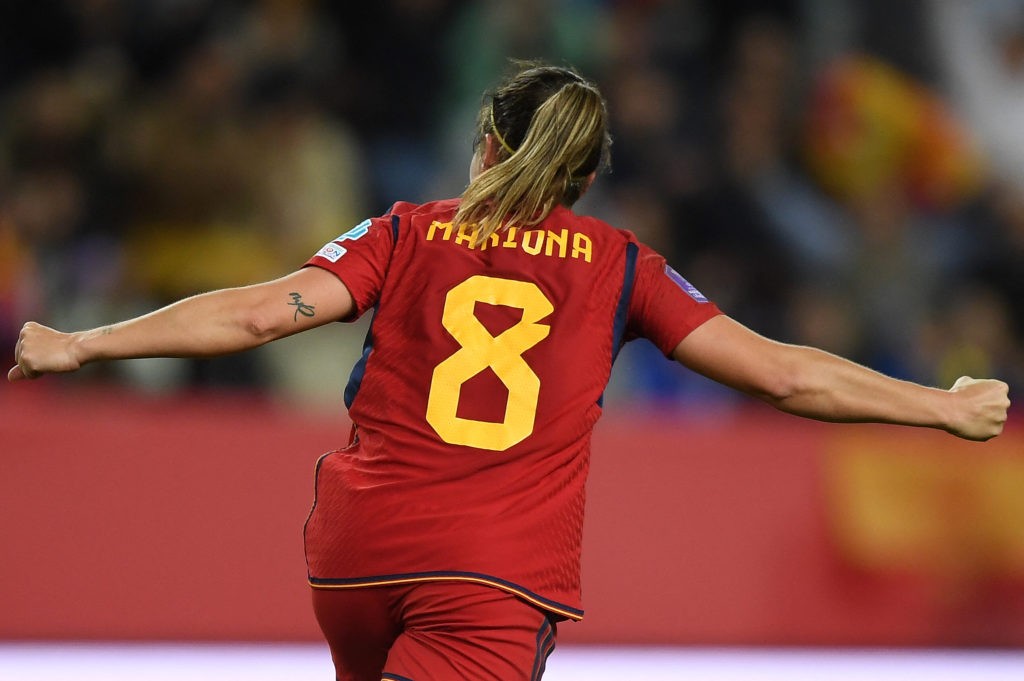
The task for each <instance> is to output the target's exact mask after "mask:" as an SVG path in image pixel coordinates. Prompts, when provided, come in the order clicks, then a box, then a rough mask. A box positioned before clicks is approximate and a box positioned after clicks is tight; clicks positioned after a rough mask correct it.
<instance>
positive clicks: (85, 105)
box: [0, 0, 1024, 407]
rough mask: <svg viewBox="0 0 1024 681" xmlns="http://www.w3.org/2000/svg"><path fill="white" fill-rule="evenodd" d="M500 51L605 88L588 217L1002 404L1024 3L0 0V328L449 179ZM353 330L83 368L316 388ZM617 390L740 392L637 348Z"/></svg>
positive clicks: (1023, 289) (177, 291)
mask: <svg viewBox="0 0 1024 681" xmlns="http://www.w3.org/2000/svg"><path fill="white" fill-rule="evenodd" d="M509 58H523V59H527V58H542V59H546V60H549V61H553V62H555V63H559V64H568V65H573V66H575V67H577V68H578V69H579V70H580V71H581V72H582V73H584V74H585V75H586V76H588V77H590V78H592V79H594V80H596V81H597V82H598V83H599V85H600V86H601V87H602V88H603V91H604V92H605V94H606V96H607V98H608V100H609V104H610V110H611V115H612V133H613V138H614V144H613V150H612V171H611V172H610V173H609V174H608V175H606V176H603V177H601V178H599V180H598V182H597V183H596V184H595V186H594V189H593V190H592V191H591V192H590V193H589V194H588V195H587V196H586V197H585V198H584V200H583V201H582V202H581V204H580V210H581V211H584V212H589V213H591V214H594V215H597V216H598V217H601V218H603V219H606V220H608V221H609V222H611V223H613V224H615V225H616V226H618V227H622V228H625V229H630V230H632V231H634V232H636V233H637V234H638V235H639V236H640V237H641V238H642V239H643V240H644V241H646V242H647V243H649V244H650V245H652V246H653V247H655V248H657V249H658V250H660V251H661V252H662V253H664V254H665V255H666V256H667V257H668V259H669V261H670V263H671V264H672V265H673V266H674V267H675V268H676V269H677V270H679V271H680V272H682V273H683V275H684V276H686V277H687V279H689V280H690V281H691V282H692V283H694V284H695V285H696V286H697V287H698V288H699V289H701V290H702V291H703V292H704V293H705V294H706V295H707V296H708V297H709V298H712V299H713V300H715V301H716V302H717V303H718V304H719V306H720V307H722V308H723V309H724V310H725V311H727V312H728V313H729V314H731V315H732V316H733V317H735V318H737V319H738V320H740V321H741V322H743V323H745V324H747V325H748V326H750V327H752V328H753V329H755V330H757V331H759V332H761V333H764V334H766V335H769V336H772V337H775V338H778V339H780V340H785V341H790V342H796V343H806V344H812V345H815V346H818V347H822V348H824V349H826V350H830V351H833V352H836V353H839V354H841V355H843V356H846V357H850V358H852V359H855V360H857V361H860V362H862V363H865V364H867V365H869V366H872V367H874V368H877V369H879V370H881V371H884V372H886V373H888V374H890V375H895V376H899V377H904V378H909V379H914V380H917V381H922V382H925V383H929V384H934V385H943V386H945V385H949V384H951V383H952V382H953V381H954V380H955V379H956V378H957V377H958V376H960V375H962V374H970V375H974V376H996V377H1001V378H1003V379H1005V380H1007V381H1009V382H1010V383H1011V388H1012V390H1013V391H1014V392H1015V393H1016V394H1017V395H1019V394H1021V390H1022V388H1021V386H1022V385H1024V0H976V1H975V2H971V3H965V2H955V1H952V0H949V1H947V0H923V1H922V0H763V1H757V0H717V1H716V0H675V1H672V0H517V1H515V2H512V1H509V0H476V1H470V0H378V1H377V2H375V3H359V4H353V3H341V2H326V1H324V2H315V1H314V0H255V1H251V2H243V1H241V0H77V1H72V0H35V1H34V2H32V3H2V4H0V345H2V346H4V347H7V348H13V345H14V342H15V339H16V337H17V333H18V329H19V328H20V326H21V324H22V323H23V322H24V321H25V320H28V319H35V320H39V321H41V322H44V323H47V324H50V325H53V326H56V327H58V328H65V329H67V328H84V327H89V326H95V325H99V324H103V323H108V322H110V321H114V320H117V319H120V318H124V317H125V316H127V315H134V314H138V313H141V312H144V311H147V310H150V309H153V308H154V307H156V306H158V305H161V304H164V303H167V302H170V301H172V300H175V299H177V298H180V297H182V296H185V295H190V294H193V293H197V292H200V291H204V290H209V289H212V288H217V287H222V286H232V285H240V284H245V283H252V282H256V281H260V280H264V279H269V278H273V277H276V276H280V275H282V274H285V273H287V272H290V271H292V270H294V269H295V268H297V267H298V266H300V265H301V264H302V263H303V262H304V261H305V260H306V259H307V258H308V257H309V256H310V255H312V254H313V253H314V252H315V251H316V250H317V249H318V248H319V247H320V246H321V245H322V244H323V243H324V242H326V241H328V240H330V239H331V238H333V237H335V236H337V235H338V234H340V233H342V232H344V231H347V230H348V229H349V228H350V227H351V226H352V225H354V224H356V223H357V222H359V221H360V220H362V219H363V218H365V217H368V216H370V215H378V214H381V213H382V212H384V211H385V210H386V209H387V208H388V206H389V205H390V204H391V203H392V202H394V201H395V200H399V199H401V200H408V201H420V200H427V199H430V198H441V197H448V196H455V195H458V194H459V193H460V192H461V190H462V188H463V187H464V186H465V183H466V181H467V171H468V164H469V157H470V153H471V140H472V134H473V129H472V128H473V123H474V119H475V115H476V111H477V108H478V106H479V104H480V101H481V99H480V96H481V93H482V91H483V90H485V89H486V88H488V87H490V86H493V85H494V84H495V83H496V82H497V80H498V79H499V78H500V76H501V75H502V74H503V73H504V72H505V71H506V70H507V68H508V59H509ZM319 333H320V331H317V332H314V334H319ZM361 342H362V334H361V333H360V332H357V331H355V330H347V332H346V331H342V330H339V329H337V328H334V329H333V330H332V331H331V333H330V335H329V336H327V335H320V336H316V337H315V338H314V339H312V340H309V341H299V340H295V341H292V340H288V341H284V342H282V344H281V346H280V347H279V348H277V349H271V348H270V347H269V346H268V348H261V349H259V350H257V351H254V352H250V353H244V354H242V355H239V356H236V357H231V358H222V359H217V360H204V361H191V362H184V361H176V362H171V363H160V362H129V363H123V364H122V365H111V366H106V367H93V368H90V369H91V370H90V371H88V372H85V374H84V376H83V377H81V378H79V379H76V380H85V381H115V382H124V383H128V384H132V385H135V386H138V387H144V388H148V389H154V390H176V389H181V388H190V387H197V386H217V387H240V388H244V389H253V388H255V389H259V390H266V391H268V392H271V393H273V392H275V391H278V392H281V393H286V394H288V395H291V396H294V397H296V398H303V397H305V398H311V399H313V398H315V399H320V398H321V397H323V396H324V395H325V391H326V394H334V395H337V394H340V391H341V389H342V387H343V384H344V380H345V376H346V375H347V371H348V369H349V368H350V367H351V363H352V361H353V360H354V358H355V357H356V356H358V352H359V346H360V344H361ZM273 345H277V344H273ZM610 392H611V395H612V396H613V397H614V398H619V397H624V398H627V399H630V400H637V399H643V400H648V401H652V402H658V403H663V404H665V405H669V406H671V405H675V404H678V403H685V404H687V405H697V406H699V405H713V406H716V407H718V406H724V405H729V404H732V403H735V401H736V400H737V399H738V398H737V397H736V396H734V395H732V394H731V393H729V392H728V391H725V390H723V389H720V388H719V387H717V386H714V385H712V384H710V383H708V382H706V381H704V380H703V379H700V378H698V377H694V376H692V375H690V374H688V373H687V372H685V371H684V370H682V369H681V368H678V367H675V366H673V365H670V364H669V363H667V362H664V361H663V360H662V359H661V358H660V356H658V353H657V351H656V350H655V349H654V348H653V346H650V345H649V344H642V343H634V344H631V347H630V348H629V349H628V351H626V352H624V353H623V354H622V355H621V356H620V360H619V365H618V366H617V368H616V373H615V377H614V380H613V385H612V386H611V388H610ZM338 401H340V400H338Z"/></svg>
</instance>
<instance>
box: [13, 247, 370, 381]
mask: <svg viewBox="0 0 1024 681" xmlns="http://www.w3.org/2000/svg"><path fill="white" fill-rule="evenodd" d="M353 308H354V304H353V300H352V296H351V294H350V293H349V291H348V289H347V288H346V287H345V285H344V284H343V283H342V282H341V280H340V279H338V278H337V277H336V276H335V275H333V274H331V273H329V272H326V271H324V270H322V269H319V268H316V267H307V268H304V269H301V270H299V271H297V272H294V273H292V274H289V275H287V276H285V277H281V278H280V279H276V280H274V281H269V282H265V283H262V284H255V285H252V286H244V287H239V288H229V289H222V290H219V291H212V292H210V293H203V294H200V295H197V296H193V297H191V298H185V299H184V300H180V301H178V302H176V303H173V304H171V305H168V306H166V307H163V308H161V309H159V310H156V311H154V312H150V313H149V314H146V315H143V316H141V317H136V318H134V319H129V320H127V321H123V322H120V323H117V324H112V325H110V326H103V327H98V328H95V329H90V330H88V331H77V332H72V333H63V332H61V331H57V330H55V329H51V328H49V327H46V326H43V325H41V324H37V323H35V322H28V323H27V324H25V326H24V327H22V330H21V334H20V336H19V338H18V342H17V345H16V346H15V351H14V357H15V362H16V365H15V366H14V367H12V368H11V370H10V371H9V372H8V374H7V378H8V380H11V381H17V380H21V379H25V378H36V377H38V376H40V375H42V374H47V373H59V372H68V371H75V370H77V369H79V368H80V367H82V366H84V365H85V364H88V363H90V362H96V361H100V360H111V359H130V358H139V357H214V356H217V355H225V354H230V353H234V352H240V351H242V350H248V349H251V348H254V347H257V346H259V345H263V344H264V343H267V342H270V341H272V340H275V339H278V338H283V337H284V336H289V335H292V334H295V333H298V332H300V331H305V330H306V329H311V328H313V327H316V326H320V325H322V324H325V323H327V322H330V321H336V320H338V319H343V318H345V317H348V316H349V315H350V314H351V313H352V311H353Z"/></svg>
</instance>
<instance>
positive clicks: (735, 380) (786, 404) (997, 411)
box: [673, 315, 1010, 440]
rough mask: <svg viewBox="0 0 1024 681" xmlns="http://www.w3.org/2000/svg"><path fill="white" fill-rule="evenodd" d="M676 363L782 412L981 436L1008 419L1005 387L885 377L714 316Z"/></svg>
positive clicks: (678, 351)
mask: <svg viewBox="0 0 1024 681" xmlns="http://www.w3.org/2000/svg"><path fill="white" fill-rule="evenodd" d="M673 356H674V357H675V358H676V359H677V360H678V361H679V362H681V363H682V364H684V365H686V366H688V367H690V368H691V369H693V370H694V371H698V372H700V373H702V374H704V375H705V376H708V377H709V378H712V379H714V380H716V381H718V382H720V383H724V384H725V385H728V386H730V387H733V388H736V389H737V390H741V391H743V392H745V393H747V394H748V395H754V396H756V397H759V398H761V399H763V400H765V401H766V402H768V403H769V404H772V405H773V406H775V407H777V408H778V409H781V410H782V411H786V412H789V413H791V414H797V415H799V416H805V417H808V418H813V419H818V420H820V421H848V422H854V421H858V422H867V421H873V422H878V423H897V424H902V425H907V426H925V427H930V428H941V429H943V430H946V431H949V432H950V433H953V434H955V435H957V436H959V437H963V438H966V439H969V440H987V439H989V438H991V437H995V436H996V435H998V434H999V433H1000V432H1002V429H1003V424H1004V423H1005V422H1006V413H1007V409H1008V408H1009V406H1010V402H1009V399H1007V392H1008V390H1009V388H1008V386H1007V385H1006V384H1005V383H1003V382H1002V381H996V380H991V379H981V380H979V379H972V378H968V377H963V378H961V379H960V380H958V381H957V382H956V384H955V385H954V386H953V387H952V388H951V389H950V390H940V389H937V388H928V387H925V386H923V385H918V384H916V383H910V382H908V381H900V380H897V379H894V378H889V377H888V376H884V375H882V374H880V373H878V372H877V371H873V370H871V369H869V368H867V367H863V366H861V365H859V364H856V363H854V362H851V361H849V360H846V359H843V358H841V357H837V356H836V355H832V354H829V353H827V352H824V351H822V350H817V349H815V348H810V347H803V346H798V345H788V344H786V343H779V342H776V341H773V340H770V339H768V338H765V337H763V336H760V335H758V334H756V333H754V332H752V331H750V330H749V329H747V328H746V327H744V326H743V325H742V324H739V323H737V322H736V321H734V320H732V319H729V318H728V317H726V316H724V315H720V316H718V317H715V318H713V319H710V320H708V321H707V322H705V323H704V324H702V325H701V326H700V327H698V328H697V329H695V330H694V331H693V332H691V333H690V335H689V336H687V337H686V338H684V339H683V340H682V341H681V342H680V343H679V345H678V346H677V347H676V348H675V350H674V351H673Z"/></svg>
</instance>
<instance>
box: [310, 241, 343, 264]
mask: <svg viewBox="0 0 1024 681" xmlns="http://www.w3.org/2000/svg"><path fill="white" fill-rule="evenodd" d="M346 253H348V249H347V248H345V247H344V246H339V245H338V244H336V243H334V242H333V241H332V242H331V243H329V244H324V247H323V248H321V249H320V250H319V251H317V252H316V254H317V255H318V256H319V257H321V258H323V259H324V260H330V261H331V262H338V259H339V258H340V257H341V256H343V255H345V254H346Z"/></svg>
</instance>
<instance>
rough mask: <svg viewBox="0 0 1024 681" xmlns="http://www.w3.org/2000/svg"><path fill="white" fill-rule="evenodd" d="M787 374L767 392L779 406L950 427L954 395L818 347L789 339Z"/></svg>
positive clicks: (832, 416)
mask: <svg viewBox="0 0 1024 681" xmlns="http://www.w3.org/2000/svg"><path fill="white" fill-rule="evenodd" d="M779 359H780V371H781V372H782V373H783V374H784V376H785V377H784V378H783V379H781V380H780V381H779V383H778V385H779V389H778V390H776V391H774V392H767V393H765V394H763V395H762V397H763V398H764V399H765V400H766V401H767V402H769V403H771V404H772V405H773V406H775V407H777V408H778V409H780V410H782V411H785V412H788V413H791V414H796V415H799V416H805V417H808V418H814V419H818V420H821V421H837V422H879V423H895V424H901V425H909V426H925V427H930V428H942V429H948V428H949V425H950V423H951V422H952V420H953V406H954V405H953V395H952V394H951V393H950V392H948V391H946V390H940V389H937V388H929V387H925V386H923V385H918V384H916V383H911V382H908V381H902V380H898V379H894V378H890V377H888V376H885V375H883V374H880V373H878V372H876V371H873V370H871V369H868V368H866V367H864V366H861V365H858V364H856V363H854V362H851V361H849V360H846V359H843V358H841V357H837V356H835V355H831V354H829V353H827V352H823V351H821V350H817V349H815V348H809V347H800V346H791V345H783V346H782V347H781V349H780V350H779Z"/></svg>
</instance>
